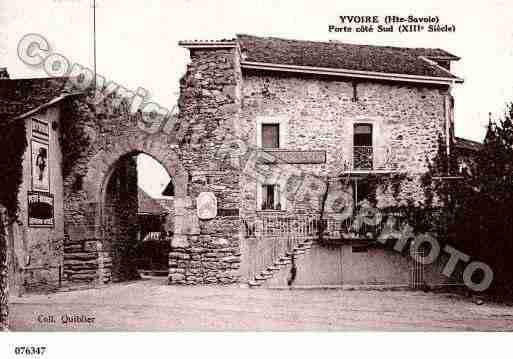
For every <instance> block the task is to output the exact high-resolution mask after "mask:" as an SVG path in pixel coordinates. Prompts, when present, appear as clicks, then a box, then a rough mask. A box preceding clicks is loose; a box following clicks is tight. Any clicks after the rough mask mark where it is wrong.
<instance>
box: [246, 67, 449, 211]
mask: <svg viewBox="0 0 513 359" xmlns="http://www.w3.org/2000/svg"><path fill="white" fill-rule="evenodd" d="M243 75H244V76H243V85H242V106H241V114H240V135H239V137H241V138H243V139H244V140H245V141H247V143H248V144H249V147H252V148H256V147H257V131H256V129H257V124H258V123H260V122H265V121H269V120H270V121H272V122H279V123H280V130H281V131H285V132H286V133H285V135H283V136H282V138H284V139H285V141H284V143H281V144H280V149H288V150H295V151H305V150H325V151H326V163H323V164H312V165H308V164H300V165H290V164H280V165H258V166H257V167H259V169H257V170H256V172H259V173H260V174H263V175H262V178H265V177H266V179H267V180H269V181H270V182H273V181H276V180H280V181H282V182H283V183H286V182H287V181H286V177H288V176H290V175H291V174H296V175H297V174H301V173H302V174H313V175H314V177H315V178H314V179H313V182H316V183H317V186H319V185H321V184H322V183H323V179H322V178H323V177H324V176H330V177H333V176H336V175H338V174H340V173H341V172H342V171H343V170H348V169H352V146H353V125H354V124H355V123H370V124H372V126H373V146H374V165H375V167H377V168H378V169H385V170H386V169H394V170H396V171H398V172H401V173H404V174H405V175H406V177H408V178H407V179H405V180H404V181H403V182H402V183H401V192H400V193H399V198H398V200H400V201H404V200H406V199H413V200H415V201H421V200H422V199H423V192H422V189H421V185H420V178H419V177H420V175H421V174H423V173H424V172H426V171H427V169H428V167H427V164H428V160H432V159H433V158H434V156H435V155H436V153H437V151H438V140H439V136H442V138H444V137H445V128H446V122H445V121H446V102H447V101H448V99H449V96H450V95H449V92H448V88H447V87H446V86H445V87H443V86H440V87H434V86H427V85H414V84H403V83H392V82H388V83H387V82H370V81H358V82H357V83H356V92H355V91H354V87H353V82H352V81H350V80H347V79H340V78H328V77H326V78H321V77H318V76H317V77H310V76H307V75H301V76H300V75H295V74H291V75H285V74H272V73H265V72H254V71H247V72H244V74H243ZM355 96H356V100H355V99H354V97H355ZM268 153H269V154H271V156H272V152H268ZM345 166H348V167H345ZM254 177H255V176H249V177H248V176H246V177H245V182H244V185H243V191H244V192H243V193H244V194H243V198H244V201H245V203H244V204H243V206H244V208H245V213H246V215H250V213H251V212H252V211H253V212H254V210H255V209H257V208H256V203H257V199H256V197H257V181H255V179H254ZM319 177H320V178H319ZM283 187H285V186H283ZM321 187H322V185H321ZM313 192H315V190H314V191H313ZM378 192H380V191H378ZM381 192H383V191H381ZM317 194H319V191H317ZM289 195H290V194H289V193H288V194H287V195H286V197H290V196H289ZM291 195H292V197H294V196H296V194H294V193H292V194H291ZM296 197H297V196H296ZM378 197H379V198H378V206H388V205H392V204H393V203H396V202H395V200H396V199H394V198H393V195H392V193H391V192H390V190H389V191H388V192H385V193H379V196H378ZM294 199H295V200H297V199H300V198H294ZM288 202H290V201H288ZM313 202H314V209H317V210H318V209H319V208H318V206H315V203H318V202H319V201H318V200H317V199H316V201H313ZM403 203H404V202H403ZM293 206H294V204H293V203H289V207H288V209H291V208H293Z"/></svg>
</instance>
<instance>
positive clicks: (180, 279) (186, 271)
mask: <svg viewBox="0 0 513 359" xmlns="http://www.w3.org/2000/svg"><path fill="white" fill-rule="evenodd" d="M174 227H175V228H174V234H173V238H172V239H171V251H170V253H169V283H170V284H197V283H201V282H202V279H201V277H197V276H196V274H197V273H195V271H192V272H191V268H193V267H194V268H197V264H198V263H197V258H194V260H193V258H192V256H193V253H192V252H191V245H190V242H191V241H192V242H194V241H195V238H197V237H198V235H199V234H200V228H199V222H198V217H197V216H196V213H195V211H194V207H193V200H192V199H191V198H190V197H176V198H175V218H174Z"/></svg>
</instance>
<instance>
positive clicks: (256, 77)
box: [2, 35, 462, 286]
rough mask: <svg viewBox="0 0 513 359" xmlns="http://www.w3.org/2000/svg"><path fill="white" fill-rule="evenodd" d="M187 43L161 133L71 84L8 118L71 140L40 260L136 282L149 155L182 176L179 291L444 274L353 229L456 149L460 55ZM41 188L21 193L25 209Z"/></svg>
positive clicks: (65, 142) (176, 237)
mask: <svg viewBox="0 0 513 359" xmlns="http://www.w3.org/2000/svg"><path fill="white" fill-rule="evenodd" d="M179 45H180V46H182V47H184V48H186V49H188V50H189V52H190V63H189V64H188V66H187V70H186V73H185V75H184V76H183V77H182V79H181V81H180V97H179V100H178V105H179V110H180V111H179V114H178V116H177V118H171V117H170V116H167V117H166V116H164V117H163V118H162V117H159V118H161V119H162V124H161V126H160V127H159V130H158V131H148V130H147V128H146V126H145V125H144V124H145V122H144V121H143V125H141V116H140V113H135V114H134V113H132V112H131V111H129V106H127V105H126V103H125V102H124V101H122V100H120V99H119V98H116V97H115V96H109V97H107V98H105V99H102V100H101V101H98V100H95V96H94V93H92V92H91V91H90V89H84V88H83V87H82V86H80V84H79V83H78V82H79V81H75V80H73V79H71V80H69V81H67V85H68V86H66V88H59V90H58V91H57V92H55V93H54V94H53V95H51V96H49V98H47V99H46V100H45V101H42V103H43V105H40V104H39V103H35V102H34V103H32V102H31V100H30V101H25V103H26V104H30V106H29V107H30V109H29V110H28V112H27V111H25V110H21V111H15V112H14V113H12V115H14V114H15V115H16V116H21V117H20V118H24V119H26V120H27V121H31V118H32V117H33V116H32V114H34V115H35V114H36V113H42V114H45V116H47V121H46V122H48V124H49V127H50V128H51V130H50V134H51V136H50V142H51V141H52V138H54V139H57V138H60V142H56V143H55V144H54V145H55V146H57V147H56V148H55V149H53V150H52V148H50V155H51V156H53V155H58V156H62V161H61V168H60V169H56V170H52V171H51V176H52V180H51V181H50V183H51V184H52V188H51V190H50V192H52V191H53V192H52V193H53V194H54V198H55V206H56V207H58V206H60V207H61V208H60V209H58V208H55V212H54V213H55V215H54V217H55V222H56V224H55V227H54V229H52V230H49V229H44V231H47V232H48V231H53V232H52V238H53V239H49V240H47V241H46V242H45V245H47V246H48V248H57V249H46V251H47V252H39V253H40V257H42V258H43V259H44V260H47V258H55V266H57V264H58V265H59V266H62V268H63V269H62V278H61V280H64V281H66V282H77V283H82V282H88V283H108V282H111V281H115V280H124V279H127V278H131V277H132V275H133V274H134V273H133V272H132V270H133V268H132V266H131V263H132V259H133V258H132V259H131V258H129V253H130V250H129V249H130V243H132V241H133V240H134V238H136V237H137V236H136V234H134V233H136V231H134V228H133V225H134V223H136V221H137V220H136V218H137V203H136V202H137V180H136V178H137V177H136V171H134V163H133V161H132V162H131V160H130V159H131V158H133V156H134V155H137V154H140V153H145V154H147V155H150V156H151V157H153V158H154V159H155V160H157V161H158V162H160V164H162V165H163V167H164V168H165V169H166V170H167V172H168V173H169V175H170V177H171V179H172V180H171V183H170V185H169V188H172V192H173V195H174V205H173V211H174V213H173V219H172V226H173V230H172V231H169V233H170V234H172V235H170V237H169V238H168V239H169V241H170V243H171V250H170V253H169V282H170V283H171V284H229V283H250V284H251V285H255V286H261V285H270V286H272V285H275V286H284V285H288V284H294V285H298V286H301V285H305V286H312V285H323V286H332V285H333V286H340V285H360V284H364V285H367V284H385V285H389V284H393V285H395V284H400V285H404V284H406V285H408V284H411V282H412V278H413V279H414V280H413V281H414V283H418V282H429V283H433V284H437V283H442V282H443V281H444V279H443V278H440V275H439V272H440V268H439V266H440V265H442V264H443V263H441V262H440V263H438V262H437V263H436V265H435V266H433V268H432V269H426V270H424V269H419V268H418V266H415V265H414V264H413V262H412V260H411V259H410V258H408V257H407V256H405V255H404V254H399V253H395V252H393V251H390V250H387V249H385V248H383V246H377V245H376V239H377V237H376V236H377V229H376V228H377V227H379V226H371V227H373V228H370V227H368V226H367V227H366V225H364V226H361V225H359V226H358V227H359V230H357V231H353V230H349V228H353V227H351V226H353V225H354V223H353V222H354V219H355V215H354V214H355V213H356V212H357V210H358V209H360V208H361V207H362V205H368V203H367V202H369V203H370V204H371V205H373V206H375V207H377V208H381V209H383V210H384V209H386V208H390V207H393V206H396V205H402V204H405V203H410V202H413V203H421V202H422V201H423V200H424V195H423V193H424V192H423V189H422V184H421V177H422V175H423V174H425V173H426V172H427V171H428V164H429V162H430V161H431V160H433V159H434V158H435V157H436V155H437V153H438V151H439V144H440V141H442V142H443V143H445V144H446V146H445V147H446V148H448V150H449V151H451V150H453V147H454V145H453V143H454V120H453V106H454V100H453V98H452V96H451V89H452V87H453V86H454V85H455V84H458V83H461V82H462V80H461V79H459V78H458V77H456V76H454V75H453V74H451V72H450V68H451V66H450V65H451V62H452V61H456V60H458V59H459V58H458V57H456V56H454V55H452V54H450V53H448V52H446V51H444V50H440V49H418V48H417V49H413V48H394V47H379V46H364V45H349V44H343V43H339V42H312V41H295V40H285V39H277V38H263V37H255V36H249V35H238V36H237V37H236V38H235V39H232V40H220V41H182V42H180V43H179ZM2 81H9V80H2ZM13 81H14V80H13ZM45 81H57V80H45ZM32 91H34V92H36V93H37V92H38V91H41V92H42V93H45V91H46V90H42V89H41V90H38V89H37V88H34V89H31V90H30V91H28V92H27V91H25V92H19V93H18V95H19V96H20V98H25V99H27V98H28V99H30V98H31V96H32ZM36 102H37V101H36ZM27 106H28V105H27ZM52 108H55V109H54V110H50V109H52ZM52 111H53V112H52ZM59 111H61V112H62V111H64V113H65V115H64V116H61V115H59V114H60V113H61V112H59ZM48 116H50V117H51V116H53V117H51V118H50V117H48ZM60 116H61V117H60ZM59 119H60V120H61V121H64V123H63V124H60V123H59ZM175 120H176V121H175ZM53 122H55V123H56V124H55V125H51V124H53ZM62 129H65V131H64V130H62ZM51 131H54V132H51ZM58 131H64V133H60V134H59V135H57V133H58ZM66 131H67V132H70V133H72V134H73V136H75V137H74V141H75V142H76V143H74V146H70V142H71V141H70V139H69V137H66V135H67V136H71V135H70V134H69V133H67V132H66ZM27 136H30V132H29V131H28V132H27ZM59 146H60V147H61V148H63V149H65V150H62V149H61V151H60V152H61V153H59V150H58V147H59ZM53 163H55V166H57V167H58V163H59V159H58V158H57V159H56V160H55V162H53ZM29 168H30V167H29ZM52 168H53V167H52ZM26 176H27V177H26V178H27V181H28V179H29V178H30V175H29V173H27V174H26ZM53 176H57V177H58V178H56V179H53ZM392 182H393V183H396V184H397V185H390V183H392ZM375 183H378V184H377V185H376V184H375ZM29 190H30V188H28V187H27V188H25V187H23V188H22V189H21V190H20V196H21V197H20V198H21V202H25V203H26V198H25V196H27V191H29ZM120 196H121V197H120ZM21 210H22V212H23V211H25V209H24V208H21ZM25 222H27V221H25ZM383 223H384V221H383ZM25 226H26V225H25ZM348 226H349V227H348ZM374 227H375V228H374ZM344 228H346V230H344ZM380 228H381V227H380ZM54 232H55V233H54ZM362 233H363V235H364V237H362V236H361V235H362ZM319 236H320V237H321V238H320V239H323V240H326V241H328V242H329V241H332V242H330V243H327V244H326V245H323V244H322V243H321V242H322V241H320V240H317V239H319ZM38 238H41V237H38ZM53 240H54V241H56V242H58V243H59V245H53V244H51V243H52V241H53ZM37 242H38V240H36V239H34V244H33V247H34V250H35V249H36V248H39V247H37V246H38V244H37ZM335 243H336V245H334V244H335ZM49 251H52V254H51V255H49V254H46V253H50V252H49ZM292 272H294V275H292Z"/></svg>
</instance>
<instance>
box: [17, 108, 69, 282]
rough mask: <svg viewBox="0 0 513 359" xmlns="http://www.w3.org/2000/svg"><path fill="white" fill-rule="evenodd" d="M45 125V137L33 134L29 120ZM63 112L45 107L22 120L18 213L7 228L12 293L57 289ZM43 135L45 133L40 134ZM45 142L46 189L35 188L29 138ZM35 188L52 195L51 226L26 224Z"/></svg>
mask: <svg viewBox="0 0 513 359" xmlns="http://www.w3.org/2000/svg"><path fill="white" fill-rule="evenodd" d="M33 119H36V120H38V121H41V122H43V123H46V124H47V125H48V131H49V134H48V139H41V138H42V137H39V139H38V138H36V137H35V136H34V135H33V134H32V120H33ZM61 120H62V113H61V111H60V108H59V106H58V105H54V106H51V107H48V108H46V109H44V110H41V111H39V112H37V113H35V114H34V115H32V116H30V117H28V118H26V119H25V123H26V136H27V143H28V145H27V148H26V150H25V154H24V159H23V182H22V184H21V186H20V188H19V192H18V203H19V214H18V219H19V221H18V222H17V223H14V224H13V225H12V226H11V228H10V232H11V233H10V238H11V243H10V246H11V248H12V260H11V265H12V266H13V267H12V272H11V273H12V274H13V275H14V277H15V280H14V282H13V283H14V285H15V288H13V292H20V291H21V292H23V291H31V290H47V289H54V288H57V287H58V285H59V277H60V275H61V272H60V271H61V270H62V265H63V242H64V220H63V206H62V201H63V197H62V188H63V183H62V171H61V166H60V164H61V161H62V152H61V147H60V143H59V131H60V123H61ZM43 137H44V136H43ZM33 140H35V141H38V143H48V156H47V161H46V164H47V166H48V167H47V170H48V171H49V173H48V176H49V188H48V191H44V190H42V189H38V188H36V187H34V185H33V182H32V178H33V176H36V175H37V173H33V169H32V166H33V161H34V160H33V158H32V151H31V147H32V143H31V142H32V141H33ZM34 190H38V191H43V192H48V193H50V195H51V196H53V220H54V223H53V225H38V224H30V225H29V216H28V193H29V192H31V191H34Z"/></svg>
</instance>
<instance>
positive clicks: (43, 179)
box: [31, 139, 50, 192]
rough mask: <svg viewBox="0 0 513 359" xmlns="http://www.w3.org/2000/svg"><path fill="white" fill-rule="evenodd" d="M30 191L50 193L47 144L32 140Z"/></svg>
mask: <svg viewBox="0 0 513 359" xmlns="http://www.w3.org/2000/svg"><path fill="white" fill-rule="evenodd" d="M31 152H32V189H33V190H34V191H43V192H50V164H49V152H48V144H47V143H44V142H41V141H38V140H34V139H33V140H32V143H31Z"/></svg>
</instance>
